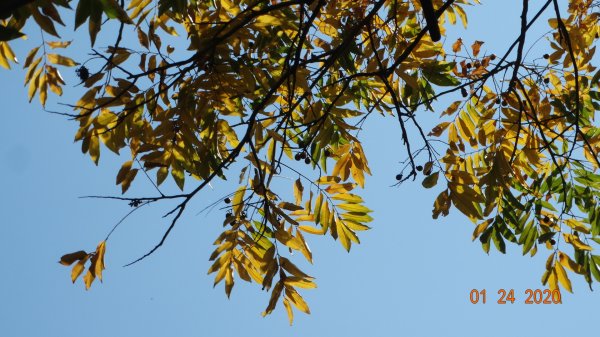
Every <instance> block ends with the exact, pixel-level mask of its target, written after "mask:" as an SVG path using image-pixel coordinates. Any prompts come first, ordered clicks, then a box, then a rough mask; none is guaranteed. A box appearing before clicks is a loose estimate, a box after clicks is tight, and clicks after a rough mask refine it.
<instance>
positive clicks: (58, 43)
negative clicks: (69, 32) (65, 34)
mask: <svg viewBox="0 0 600 337" xmlns="http://www.w3.org/2000/svg"><path fill="white" fill-rule="evenodd" d="M71 42H73V41H49V42H46V44H47V45H48V46H50V48H52V49H56V48H67V47H68V46H70V45H71ZM38 48H39V47H38Z"/></svg>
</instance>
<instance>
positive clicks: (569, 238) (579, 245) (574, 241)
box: [563, 233, 592, 251]
mask: <svg viewBox="0 0 600 337" xmlns="http://www.w3.org/2000/svg"><path fill="white" fill-rule="evenodd" d="M563 236H564V238H565V242H567V243H570V244H571V245H572V246H573V247H574V248H575V249H579V250H587V251H590V250H592V247H590V246H588V245H586V244H585V243H583V242H581V240H579V237H577V236H575V235H572V234H567V233H563Z"/></svg>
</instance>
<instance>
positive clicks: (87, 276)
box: [83, 269, 95, 290]
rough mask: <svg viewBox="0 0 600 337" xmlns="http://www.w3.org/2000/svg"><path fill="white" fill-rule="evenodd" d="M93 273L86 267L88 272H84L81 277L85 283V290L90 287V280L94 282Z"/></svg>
mask: <svg viewBox="0 0 600 337" xmlns="http://www.w3.org/2000/svg"><path fill="white" fill-rule="evenodd" d="M94 279H95V277H94V274H93V273H92V270H91V269H88V272H87V273H85V276H84V277H83V283H84V284H85V290H88V289H90V287H91V286H92V282H94Z"/></svg>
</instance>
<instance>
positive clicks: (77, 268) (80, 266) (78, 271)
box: [71, 255, 90, 283]
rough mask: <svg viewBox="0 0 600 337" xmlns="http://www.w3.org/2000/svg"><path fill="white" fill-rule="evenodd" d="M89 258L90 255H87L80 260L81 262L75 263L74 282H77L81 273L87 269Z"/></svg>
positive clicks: (72, 272)
mask: <svg viewBox="0 0 600 337" xmlns="http://www.w3.org/2000/svg"><path fill="white" fill-rule="evenodd" d="M89 258H90V256H89V255H86V256H85V257H84V258H83V259H81V260H79V262H77V264H75V266H74V267H73V269H72V270H71V281H73V283H75V280H77V278H78V277H79V275H81V273H82V272H83V270H84V269H85V263H86V262H87V260H88V259H89Z"/></svg>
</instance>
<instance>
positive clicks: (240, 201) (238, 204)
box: [231, 186, 246, 216]
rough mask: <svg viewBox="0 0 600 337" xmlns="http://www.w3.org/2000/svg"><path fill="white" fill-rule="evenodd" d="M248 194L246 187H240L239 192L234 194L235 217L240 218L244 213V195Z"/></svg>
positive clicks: (232, 202) (232, 201) (233, 207)
mask: <svg viewBox="0 0 600 337" xmlns="http://www.w3.org/2000/svg"><path fill="white" fill-rule="evenodd" d="M245 193H246V187H245V186H240V187H239V188H238V189H237V191H236V192H235V193H234V194H233V199H232V200H231V207H232V209H233V214H235V216H239V215H240V213H242V209H243V208H244V194H245Z"/></svg>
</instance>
